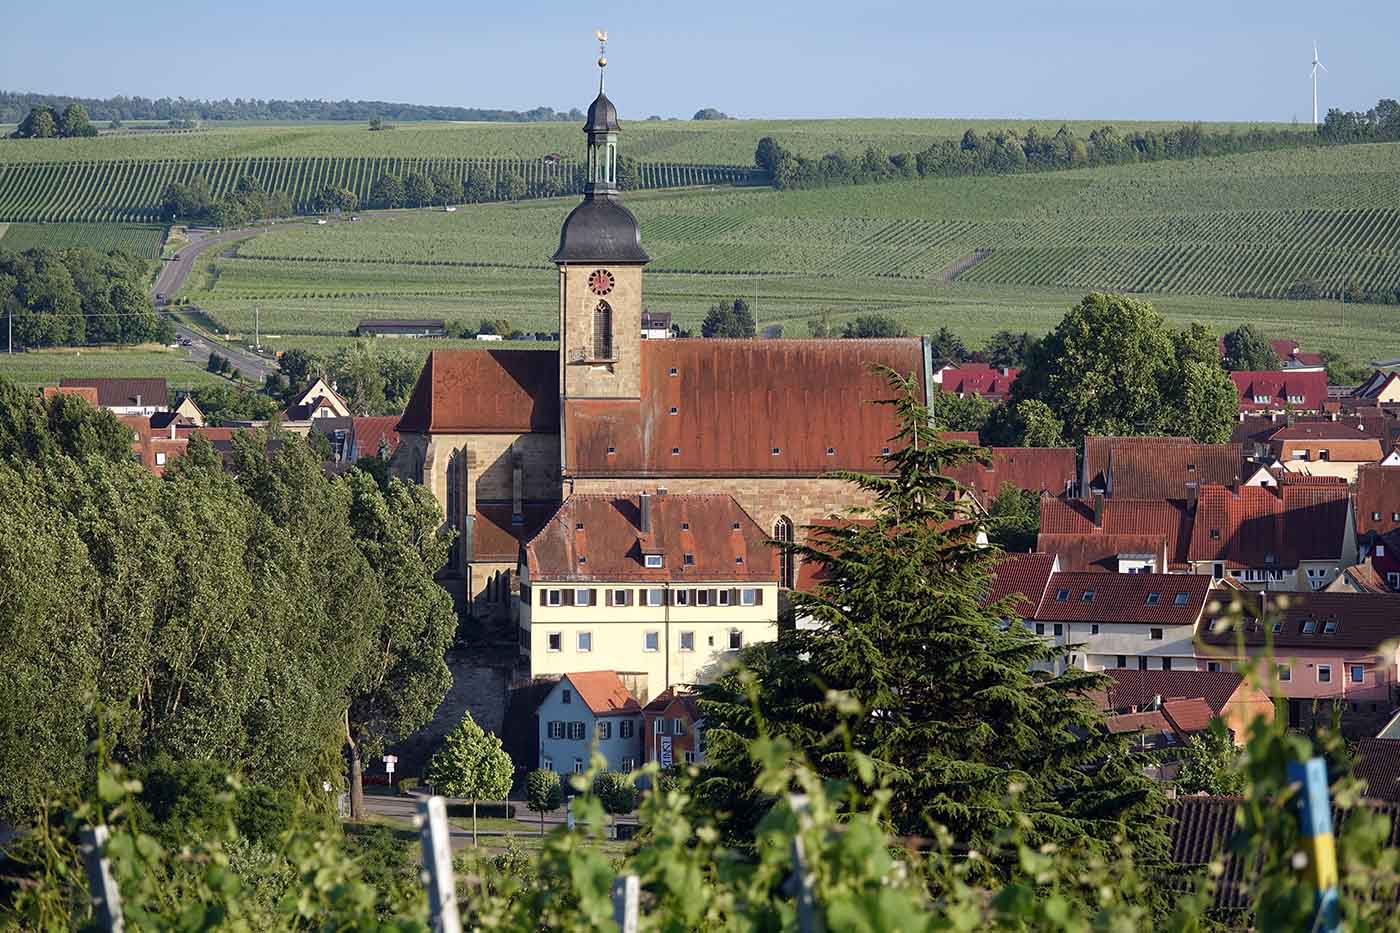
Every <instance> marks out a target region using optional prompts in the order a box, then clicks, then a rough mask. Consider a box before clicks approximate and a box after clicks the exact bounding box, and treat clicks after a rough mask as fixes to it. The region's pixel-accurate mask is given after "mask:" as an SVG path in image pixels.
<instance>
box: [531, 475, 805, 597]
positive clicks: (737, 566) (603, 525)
mask: <svg viewBox="0 0 1400 933" xmlns="http://www.w3.org/2000/svg"><path fill="white" fill-rule="evenodd" d="M650 498H651V528H652V531H651V536H650V544H649V547H648V549H649V550H650V549H652V548H654V549H655V550H654V551H653V553H655V552H659V553H661V555H662V558H663V561H664V566H662V567H660V568H647V567H646V566H645V565H644V563H643V560H642V546H641V543H640V538H641V529H640V526H639V520H640V514H641V512H640V508H641V507H640V503H639V500H638V498H637V497H636V496H631V497H626V498H620V497H613V496H601V495H574V496H570V497H569V498H568V499H567V500H565V502H564V504H563V505H561V506H560V507H559V510H558V512H556V513H555V514H554V516H553V517H552V518H551V519H550V520H549V521H548V522H546V523H545V526H544V528H543V529H541V530H540V532H539V534H537V535H535V536H534V537H533V538H532V539H530V541H529V542H528V543H527V544H526V547H525V555H526V561H527V565H528V567H529V569H530V579H531V580H532V581H550V582H573V581H580V582H600V583H606V582H610V581H614V580H616V581H631V580H637V581H654V582H658V583H661V582H667V581H671V582H683V581H691V582H695V583H700V582H712V581H714V582H720V581H732V582H746V583H776V582H777V580H778V552H777V551H776V550H775V549H774V548H773V547H772V546H771V545H770V544H769V539H768V536H767V535H766V534H765V533H764V531H763V529H762V528H759V527H758V525H757V524H756V523H755V522H754V520H753V519H752V518H750V517H749V516H748V513H747V512H745V511H744V510H743V509H742V508H740V506H739V503H737V502H735V501H734V499H733V497H732V496H719V495H710V496H705V495H694V496H692V495H671V494H666V495H657V496H651V497H650ZM580 524H582V525H583V527H582V528H579V527H578V526H579V525H580ZM735 525H738V526H739V527H738V528H737V529H736V528H735V527H734V526H735ZM687 555H689V558H690V559H691V560H692V562H691V563H687V562H686V559H687Z"/></svg>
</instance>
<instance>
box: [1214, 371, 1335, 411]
mask: <svg viewBox="0 0 1400 933" xmlns="http://www.w3.org/2000/svg"><path fill="white" fill-rule="evenodd" d="M1230 378H1231V380H1233V381H1234V383H1235V389H1236V391H1237V392H1238V393H1239V401H1240V411H1268V410H1270V409H1283V408H1286V407H1293V408H1302V409H1310V410H1314V411H1321V410H1322V406H1323V403H1324V402H1326V401H1327V373H1326V372H1316V371H1308V372H1304V371H1300V370H1296V369H1291V370H1290V369H1280V370H1253V371H1251V370H1241V371H1239V372H1233V373H1230ZM1265 398H1267V401H1264V399H1265ZM1289 398H1301V399H1302V401H1295V402H1290V401H1289ZM1256 399H1259V401H1255V400H1256Z"/></svg>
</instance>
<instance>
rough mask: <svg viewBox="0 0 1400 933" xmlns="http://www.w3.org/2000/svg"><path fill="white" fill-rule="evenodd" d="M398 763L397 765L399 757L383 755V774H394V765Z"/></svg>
mask: <svg viewBox="0 0 1400 933" xmlns="http://www.w3.org/2000/svg"><path fill="white" fill-rule="evenodd" d="M398 763H399V756H397V755H385V756H384V770H385V772H387V773H388V774H393V773H394V765H396V764H398Z"/></svg>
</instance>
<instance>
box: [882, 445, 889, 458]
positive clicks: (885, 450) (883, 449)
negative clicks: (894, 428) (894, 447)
mask: <svg viewBox="0 0 1400 933" xmlns="http://www.w3.org/2000/svg"><path fill="white" fill-rule="evenodd" d="M889 452H890V449H889V448H888V447H881V448H880V453H882V454H884V455H886V456H889Z"/></svg>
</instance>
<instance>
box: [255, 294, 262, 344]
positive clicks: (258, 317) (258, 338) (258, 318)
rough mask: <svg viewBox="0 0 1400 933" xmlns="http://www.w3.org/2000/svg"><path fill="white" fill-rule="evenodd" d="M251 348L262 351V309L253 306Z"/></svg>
mask: <svg viewBox="0 0 1400 933" xmlns="http://www.w3.org/2000/svg"><path fill="white" fill-rule="evenodd" d="M253 346H254V348H256V349H258V350H261V349H262V308H261V307H259V306H258V305H253Z"/></svg>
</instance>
